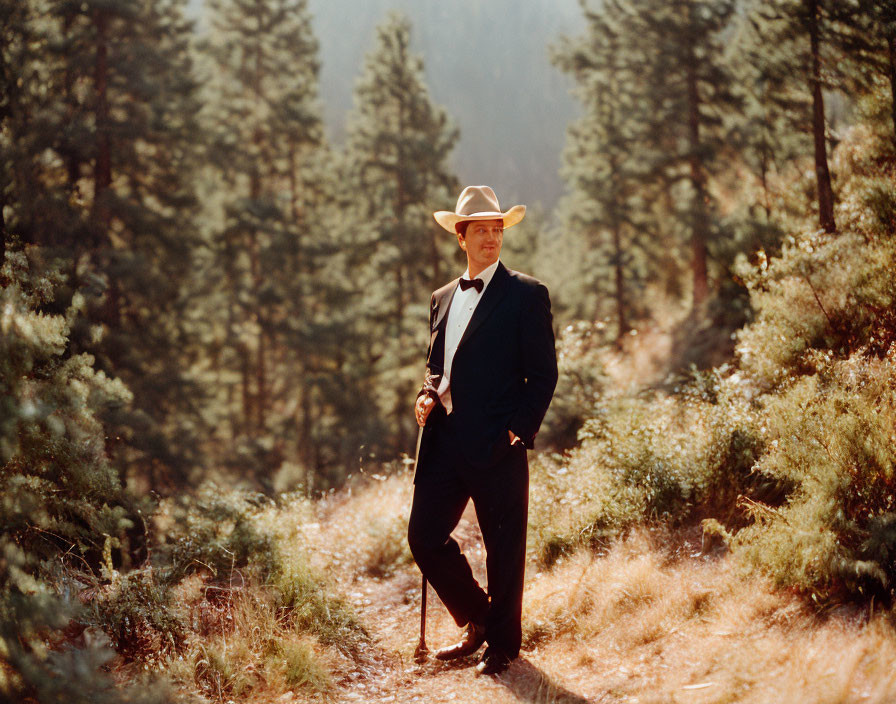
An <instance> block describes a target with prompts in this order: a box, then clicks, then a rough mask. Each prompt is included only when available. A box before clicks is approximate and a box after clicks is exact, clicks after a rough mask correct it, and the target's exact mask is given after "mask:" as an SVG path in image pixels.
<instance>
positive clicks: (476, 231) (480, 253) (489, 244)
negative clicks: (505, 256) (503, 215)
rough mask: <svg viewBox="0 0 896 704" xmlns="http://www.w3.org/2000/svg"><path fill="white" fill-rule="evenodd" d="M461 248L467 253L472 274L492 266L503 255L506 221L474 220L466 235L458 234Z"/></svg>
mask: <svg viewBox="0 0 896 704" xmlns="http://www.w3.org/2000/svg"><path fill="white" fill-rule="evenodd" d="M457 241H458V243H459V244H460V248H461V249H462V250H464V251H465V252H466V253H467V263H468V264H469V265H470V274H471V275H472V276H476V274H478V273H479V272H480V271H482V270H483V269H486V268H488V267H490V266H491V265H492V264H494V263H495V262H496V261H498V257H499V256H501V245H502V244H503V242H504V221H503V220H501V219H496V220H474V221H473V222H471V223H470V224H469V225H468V226H467V234H466V236H461V235H458V236H457Z"/></svg>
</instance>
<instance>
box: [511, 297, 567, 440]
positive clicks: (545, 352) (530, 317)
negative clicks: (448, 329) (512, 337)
mask: <svg viewBox="0 0 896 704" xmlns="http://www.w3.org/2000/svg"><path fill="white" fill-rule="evenodd" d="M518 335H519V345H520V350H521V355H522V367H523V375H524V376H525V380H526V381H525V391H524V393H523V400H522V403H521V404H520V407H519V409H518V410H517V412H516V414H515V415H514V416H513V418H512V419H511V421H510V430H511V431H512V432H513V434H514V435H516V436H518V437H519V438H520V440H521V441H522V442H523V445H525V446H526V447H527V448H528V449H530V450H531V449H532V448H533V447H534V446H535V435H536V433H538V429H539V428H540V427H541V421H542V420H544V416H545V413H547V410H548V406H549V405H550V404H551V398H552V397H553V395H554V388H555V387H556V386H557V353H556V350H555V348H554V328H553V317H552V315H551V298H550V295H549V294H548V290H547V288H546V287H545V286H544V285H543V284H538V285H537V286H535V287H534V289H533V291H532V295H531V297H530V300H529V303H528V305H527V306H526V308H525V310H524V312H523V316H522V320H521V324H520V326H519V332H518Z"/></svg>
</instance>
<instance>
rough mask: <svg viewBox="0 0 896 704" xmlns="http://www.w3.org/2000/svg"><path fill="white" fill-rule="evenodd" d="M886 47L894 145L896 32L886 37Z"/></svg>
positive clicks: (895, 133) (895, 140) (895, 120)
mask: <svg viewBox="0 0 896 704" xmlns="http://www.w3.org/2000/svg"><path fill="white" fill-rule="evenodd" d="M887 48H888V49H889V51H888V54H889V58H890V97H891V99H892V102H891V103H890V111H891V114H892V116H893V143H894V145H896V34H890V35H889V36H888V37H887Z"/></svg>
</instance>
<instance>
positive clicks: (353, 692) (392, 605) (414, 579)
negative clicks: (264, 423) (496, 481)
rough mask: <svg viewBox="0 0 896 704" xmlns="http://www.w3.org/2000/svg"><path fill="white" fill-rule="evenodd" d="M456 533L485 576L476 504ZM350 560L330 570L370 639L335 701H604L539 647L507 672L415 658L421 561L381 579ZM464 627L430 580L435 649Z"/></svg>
mask: <svg viewBox="0 0 896 704" xmlns="http://www.w3.org/2000/svg"><path fill="white" fill-rule="evenodd" d="M334 518H335V517H334ZM454 535H455V537H456V538H457V539H458V541H459V542H460V543H461V546H462V548H463V551H464V553H465V554H466V555H467V556H468V558H469V560H470V563H471V566H472V568H473V572H474V574H475V576H476V578H477V580H479V582H480V584H485V556H484V552H483V550H482V547H481V546H482V542H481V537H480V534H479V530H478V527H477V526H476V525H475V513H474V512H473V510H472V506H471V507H468V509H467V513H465V515H464V518H463V520H462V521H461V524H460V525H459V526H458V528H457V530H456V531H455V533H454ZM318 544H320V543H318ZM330 557H332V555H331V556H330ZM336 557H337V558H338V557H340V556H339V555H337V556H336ZM347 562H348V561H346V560H339V559H336V560H333V561H330V564H329V565H328V566H329V568H330V570H331V572H330V573H331V576H333V577H335V578H336V580H337V582H339V584H340V586H341V588H342V590H343V593H344V595H345V596H346V597H347V599H348V600H349V601H350V603H351V604H352V606H353V607H354V608H355V610H356V612H357V613H358V615H359V617H360V619H361V621H362V623H363V624H364V627H365V628H366V629H367V631H368V632H369V633H370V635H371V639H372V642H371V644H370V645H369V646H368V648H367V650H366V652H364V653H363V658H362V663H363V664H362V665H361V667H359V668H355V670H354V671H352V672H349V673H347V674H346V675H345V676H344V677H343V679H342V680H341V681H340V682H339V688H340V691H339V693H338V695H337V701H340V702H371V703H372V702H395V703H396V704H399V703H405V702H422V703H426V704H433V703H440V702H462V703H463V704H478V703H480V702H481V703H483V704H486V703H487V704H504V703H508V704H510V703H511V702H519V701H525V702H540V703H545V704H547V703H549V702H550V703H554V702H556V703H557V704H561V703H562V704H581V703H584V702H592V701H599V700H598V699H595V698H589V697H587V696H584V695H583V694H580V693H578V692H574V691H572V689H566V688H565V687H564V686H563V685H562V684H560V682H561V681H562V680H561V679H555V677H554V676H553V673H552V674H551V675H548V674H547V673H546V669H547V664H546V663H545V662H543V658H542V657H541V653H539V652H538V650H534V651H528V652H523V653H522V655H521V657H520V658H519V659H518V660H517V661H516V662H514V663H513V664H512V666H511V667H510V669H509V670H508V671H507V672H506V673H503V674H502V675H500V676H497V677H477V676H476V675H475V673H474V666H475V664H476V658H475V657H470V658H464V659H462V660H459V661H454V662H451V663H442V662H441V661H438V660H435V659H434V658H432V657H430V658H429V659H428V661H427V662H425V663H422V664H417V663H415V662H414V659H413V653H414V648H415V647H416V644H417V640H418V636H419V629H420V597H421V589H420V587H421V584H420V573H419V572H418V571H417V569H416V567H415V566H406V567H403V568H402V569H401V570H400V571H398V572H397V573H395V574H393V575H392V576H390V577H388V578H385V579H380V578H375V577H372V576H367V575H364V574H359V573H358V572H357V571H355V570H353V569H351V567H350V566H349V565H348V564H347ZM459 635H460V630H459V629H458V628H457V627H456V626H455V624H454V622H453V620H451V618H450V616H449V615H448V613H447V611H446V610H445V608H444V607H443V606H442V604H441V602H440V601H439V599H438V597H437V596H436V595H435V594H434V593H433V590H432V589H431V588H430V589H429V590H428V601H427V623H426V642H427V644H428V646H429V648H430V650H435V649H436V648H438V647H441V646H443V645H447V644H450V643H452V642H454V641H456V640H457V638H458V637H459Z"/></svg>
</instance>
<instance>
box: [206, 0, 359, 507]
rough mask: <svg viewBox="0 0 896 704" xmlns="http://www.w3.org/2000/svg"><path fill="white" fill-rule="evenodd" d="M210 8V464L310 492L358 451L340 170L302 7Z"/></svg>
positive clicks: (281, 3)
mask: <svg viewBox="0 0 896 704" xmlns="http://www.w3.org/2000/svg"><path fill="white" fill-rule="evenodd" d="M207 11H208V18H209V25H210V32H209V36H208V37H207V39H206V41H205V42H204V44H203V55H204V57H205V61H206V64H207V69H206V70H207V73H208V81H207V85H208V90H207V94H208V100H207V110H206V114H205V116H204V118H203V122H204V124H205V125H206V126H207V131H208V133H209V134H210V138H209V140H208V146H207V148H208V154H209V159H208V162H209V164H210V165H211V169H210V176H209V178H210V182H209V185H207V189H208V190H209V198H208V202H207V204H206V211H207V213H208V217H207V218H206V219H207V220H208V221H210V222H211V223H212V225H211V226H210V227H209V228H207V232H206V237H207V239H208V241H209V256H208V257H207V258H206V259H205V260H204V262H203V266H202V269H201V271H200V272H198V274H197V277H196V281H197V297H198V300H201V301H202V305H201V306H200V307H199V309H200V310H199V315H200V316H201V317H202V318H203V321H202V324H204V325H205V327H206V332H205V336H206V339H208V340H209V341H210V343H211V348H212V354H213V359H214V361H213V369H212V370H210V372H209V373H205V375H204V377H203V378H205V379H206V380H207V383H208V384H209V385H212V386H214V387H215V388H216V389H217V393H216V396H215V398H214V402H213V404H212V407H211V413H212V414H213V415H215V416H216V417H217V418H218V419H219V421H220V422H219V423H218V432H217V442H218V443H219V445H220V446H221V447H223V448H224V451H223V453H222V452H221V451H216V453H217V457H218V459H219V460H220V461H221V463H222V464H223V465H224V466H230V467H231V468H233V469H235V470H239V471H240V473H241V474H243V475H245V474H246V470H247V469H249V470H250V474H251V475H253V476H254V477H255V478H257V479H258V480H259V481H260V482H261V483H262V484H264V485H265V486H267V487H268V488H272V484H271V481H272V476H273V475H274V473H275V472H276V471H277V470H278V469H288V468H289V467H293V468H299V469H300V471H301V476H293V477H292V479H290V481H296V480H300V481H301V482H302V483H303V484H304V486H305V488H306V490H311V488H312V487H313V486H315V485H317V484H320V483H323V484H324V485H326V484H330V483H332V482H335V481H339V480H340V479H342V478H343V477H344V475H345V467H346V465H347V463H348V462H349V460H348V458H349V457H355V456H356V452H357V449H356V447H353V448H351V449H349V448H350V446H351V443H350V441H349V438H351V437H352V435H353V430H354V429H355V426H354V424H353V420H355V421H356V419H354V418H353V409H351V408H350V404H349V403H348V399H349V397H350V396H351V394H352V393H353V389H352V388H351V384H350V383H349V382H348V379H349V378H351V376H352V372H351V371H350V370H349V369H347V364H348V363H347V361H346V360H345V353H344V350H345V349H346V348H351V347H353V343H352V335H353V331H352V327H353V322H352V321H351V320H350V319H348V318H347V316H346V314H345V308H346V303H347V301H346V299H347V297H349V296H350V290H349V289H350V284H349V282H347V281H346V280H345V277H344V274H343V271H344V268H345V264H346V260H345V255H344V254H343V253H342V251H341V250H342V244H341V242H340V241H339V237H340V230H339V219H340V217H341V215H340V212H341V208H340V203H339V202H338V201H337V192H336V191H337V186H338V181H337V177H336V169H337V166H336V162H337V161H338V160H337V158H336V155H334V154H333V153H332V152H331V150H330V149H329V147H328V146H327V145H326V143H325V141H324V136H323V126H322V123H321V116H320V112H321V110H320V105H319V101H318V72H319V61H318V57H317V53H318V45H317V40H316V38H315V37H314V34H313V32H312V28H311V17H310V13H309V11H308V7H307V2H306V0H269V1H267V2H254V1H252V2H249V1H246V0H216V1H214V2H210V3H208V6H207ZM355 415H356V414H355ZM247 462H248V465H249V466H248V467H247V466H246V465H247Z"/></svg>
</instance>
